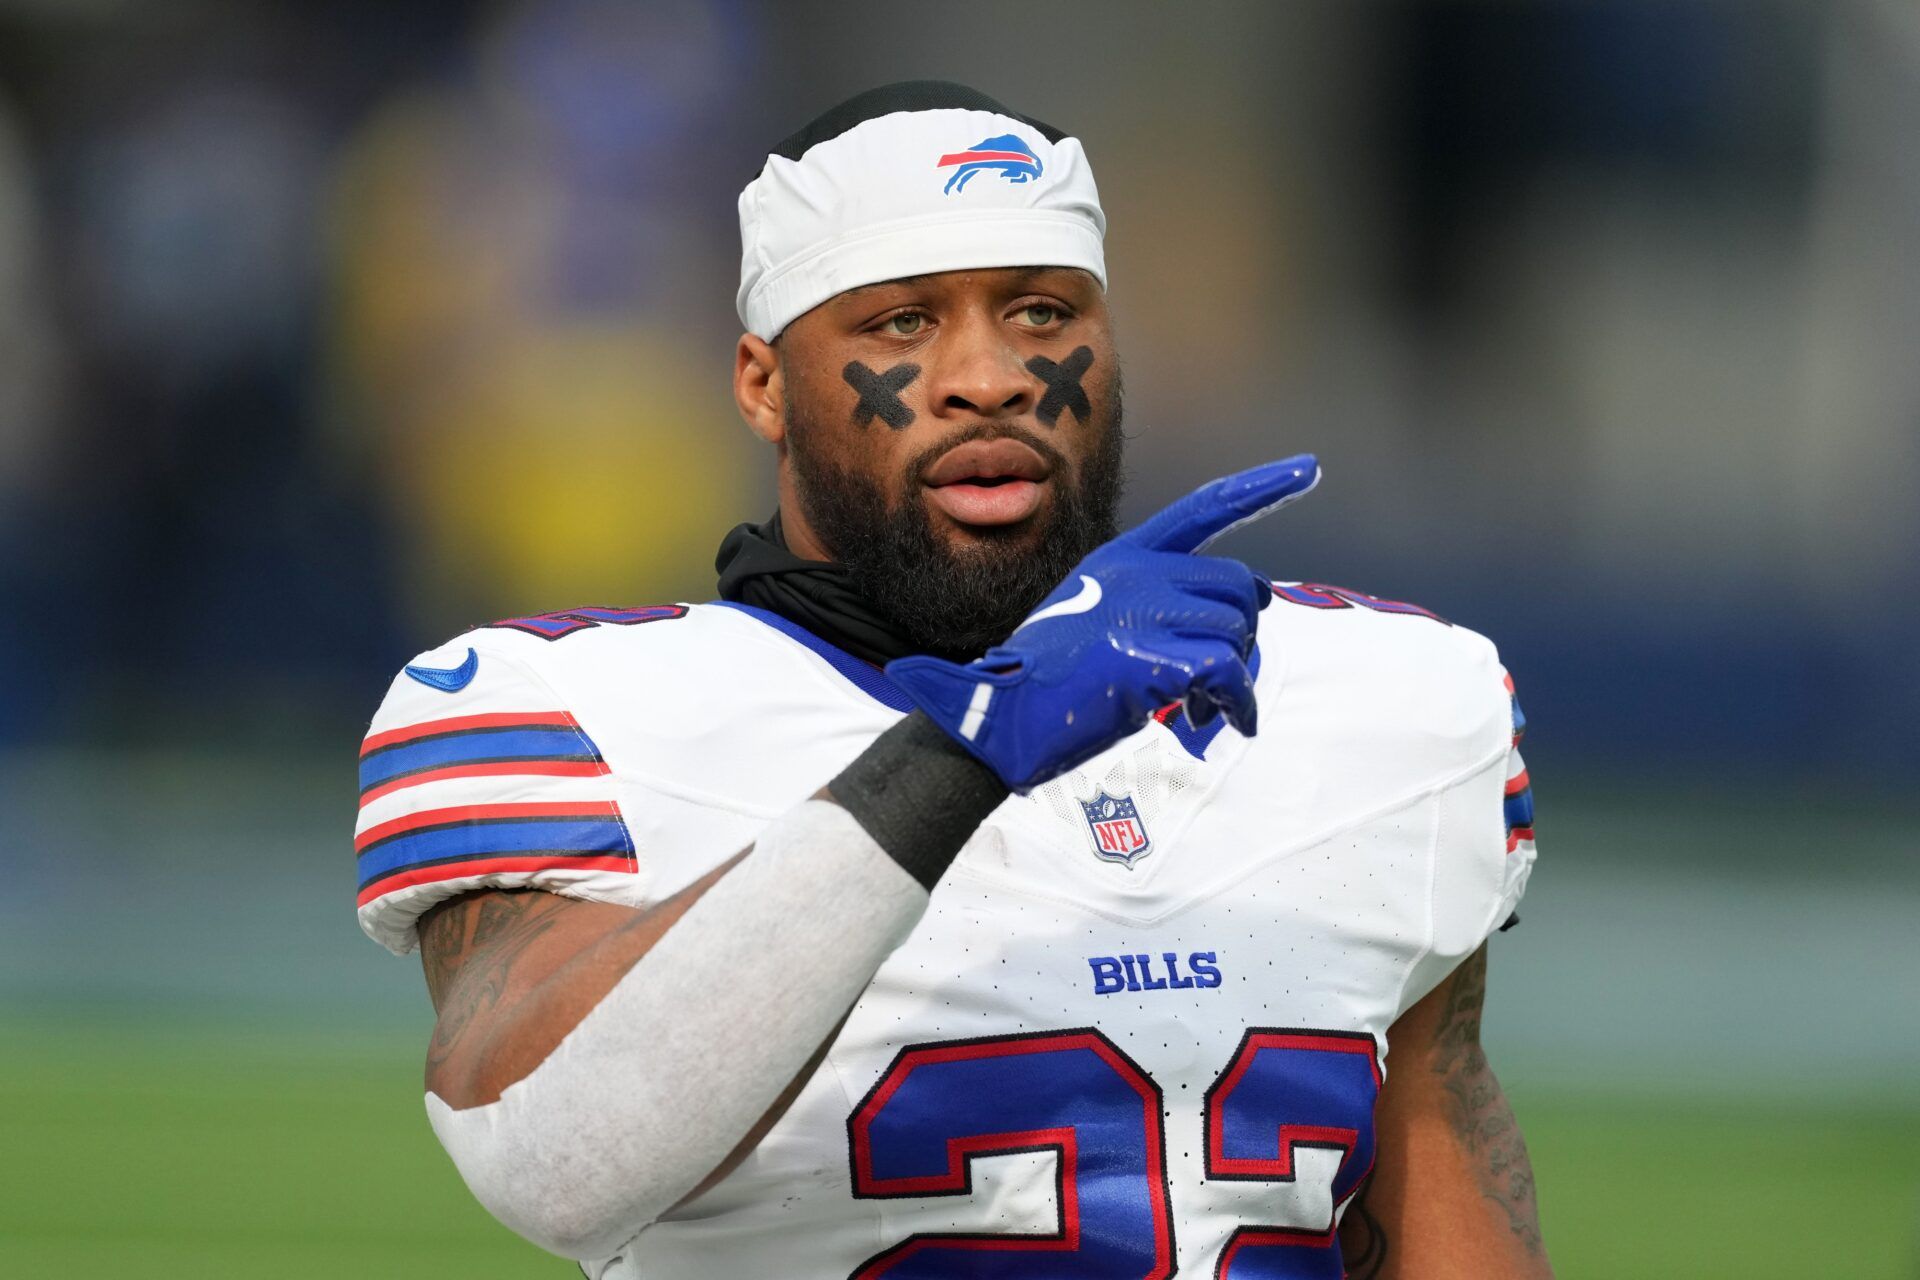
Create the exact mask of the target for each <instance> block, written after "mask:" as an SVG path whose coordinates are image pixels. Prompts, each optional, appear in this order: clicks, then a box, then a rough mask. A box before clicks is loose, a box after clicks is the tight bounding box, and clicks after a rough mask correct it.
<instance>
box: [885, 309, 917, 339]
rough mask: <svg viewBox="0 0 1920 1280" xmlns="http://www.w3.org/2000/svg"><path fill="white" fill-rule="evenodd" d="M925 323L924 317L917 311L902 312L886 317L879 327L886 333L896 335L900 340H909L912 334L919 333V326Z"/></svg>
mask: <svg viewBox="0 0 1920 1280" xmlns="http://www.w3.org/2000/svg"><path fill="white" fill-rule="evenodd" d="M925 322H926V317H925V316H923V315H921V314H920V313H919V312H918V311H902V312H901V313H900V314H899V315H897V316H888V317H887V318H886V319H885V320H883V321H881V322H880V327H881V328H882V329H884V330H885V331H886V332H888V333H891V334H896V335H898V336H900V337H902V338H911V337H912V336H913V335H914V334H916V333H919V332H920V329H921V326H922V325H923V324H924V323H925Z"/></svg>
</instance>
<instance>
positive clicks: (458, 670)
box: [407, 649, 480, 693]
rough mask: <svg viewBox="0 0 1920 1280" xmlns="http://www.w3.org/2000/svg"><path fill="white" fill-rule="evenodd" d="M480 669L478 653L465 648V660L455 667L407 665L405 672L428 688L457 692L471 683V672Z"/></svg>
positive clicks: (443, 691)
mask: <svg viewBox="0 0 1920 1280" xmlns="http://www.w3.org/2000/svg"><path fill="white" fill-rule="evenodd" d="M479 669H480V655H479V654H477V653H475V652H474V651H473V650H471V649H469V650H467V660H466V661H465V662H463V663H461V664H460V665H459V666H457V667H408V668H407V674H408V675H410V676H412V677H413V678H414V679H415V680H418V681H419V682H420V683H421V684H424V685H426V686H427V687H428V688H430V689H438V690H440V692H442V693H458V692H460V691H461V690H462V689H464V688H466V687H467V686H468V685H470V684H472V683H473V673H474V672H476V671H478V670H479Z"/></svg>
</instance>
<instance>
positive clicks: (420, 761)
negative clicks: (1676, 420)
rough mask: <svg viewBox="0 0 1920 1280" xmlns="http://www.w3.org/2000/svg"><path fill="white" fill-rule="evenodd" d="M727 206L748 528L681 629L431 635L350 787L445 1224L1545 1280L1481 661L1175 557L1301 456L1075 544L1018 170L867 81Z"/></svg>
mask: <svg viewBox="0 0 1920 1280" xmlns="http://www.w3.org/2000/svg"><path fill="white" fill-rule="evenodd" d="M739 208H740V225H741V234H742V239H743V242H744V243H743V253H742V262H741V282H740V290H739V294H738V306H739V311H740V316H741V320H742V323H743V325H744V327H745V329H746V333H745V334H744V335H743V336H742V337H741V339H740V342H739V346H738V351H737V355H736V360H735V373H734V393H735V398H736V400H737V402H738V404H739V408H740V412H741V414H742V415H743V416H744V417H745V419H746V421H747V424H748V425H749V426H750V427H751V428H752V429H753V430H754V431H755V432H756V433H757V434H758V435H759V436H761V437H762V438H763V439H764V440H766V441H767V442H768V444H770V445H771V446H772V447H773V452H774V455H775V457H776V458H777V466H778V482H779V509H778V513H777V514H776V515H775V516H774V518H773V519H772V520H771V521H769V522H768V523H766V524H764V525H754V524H748V525H742V526H741V527H739V528H737V529H735V530H734V531H733V532H732V533H731V534H730V535H729V536H728V537H727V539H726V541H725V543H724V544H723V546H722V548H721V553H720V565H719V567H720V595H721V597H722V599H721V600H720V601H718V602H715V603H708V604H691V605H684V604H683V605H666V606H653V607H647V608H631V609H616V608H582V609H574V610H570V611H566V612H561V613H553V614H544V615H538V616H532V617H525V618H516V619H511V620H508V621H506V622H502V623H497V624H494V625H492V626H489V627H482V628H480V629H478V630H476V631H473V632H470V633H468V634H466V635H463V636H461V637H459V638H458V639H455V640H453V641H452V642H450V643H448V644H447V645H444V646H442V647H441V648H438V649H435V650H432V651H429V652H428V653H426V654H423V655H421V656H420V657H419V658H417V659H416V660H415V661H414V662H413V663H412V664H410V665H409V666H408V667H407V668H406V669H405V670H404V671H403V672H402V673H401V674H400V675H398V676H397V677H396V678H395V680H394V682H393V685H392V688H391V690H390V691H389V693H388V695H387V698H386V701H385V703H384V704H383V705H382V707H381V708H380V711H379V713H378V715H377V716H376V718H375V720H374V723H373V726H372V729H371V731H370V734H369V736H368V738H367V740H366V744H365V747H364V749H363V751H362V754H361V765H360V784H361V791H360V821H359V825H358V835H357V840H356V849H357V852H358V859H359V871H360V895H359V903H360V907H359V911H360V920H361V923H362V925H363V926H364V927H365V929H366V931H367V932H368V933H369V934H370V935H371V936H372V937H374V938H375V939H376V940H378V941H380V942H381V943H384V944H385V945H387V946H388V947H390V948H392V949H393V950H394V951H396V952H406V951H410V950H412V949H414V948H416V947H418V948H419V949H420V951H421V953H422V958H423V960H424V964H425V968H426V979H427V985H428V989H429V991H430V992H431V994H432V998H433V1003H434V1007H435V1009H436V1010H437V1014H438V1021H437V1024H436V1026H435V1028H434V1033H433V1039H432V1045H431V1048H430V1051H429V1055H428V1061H427V1072H426V1083H427V1090H428V1092H427V1096H426V1105H427V1111H428V1115H429V1119H430V1121H431V1123H432V1126H433V1128H434V1131H435V1133H436V1134H437V1135H438V1137H439V1139H440V1141H441V1142H442V1143H443V1144H444V1146H445V1147H446V1149H447V1151H448V1152H449V1153H450V1154H451V1156H452V1158H453V1160H454V1162H455V1164H456V1165H457V1166H458V1168H459V1170H460V1172H461V1174H462V1175H463V1176H464V1177H465V1179H466V1181H467V1183H468V1185H469V1186H470V1187H471V1188H472V1190H473V1192H474V1194H475V1195H476V1196H477V1197H478V1198H479V1200H480V1201H481V1202H482V1203H483V1204H484V1205H485V1206H486V1207H487V1208H488V1209H489V1210H491V1211H492V1212H493V1213H494V1214H495V1215H496V1216H497V1217H499V1218H500V1220H501V1221H503V1222H505V1223H506V1224H507V1225H509V1226H510V1227H512V1228H513V1229H514V1230H516V1231H518V1232H519V1233H521V1234H522V1235H524V1236H526V1237H527V1238H528V1239H530V1240H532V1241H534V1242H536V1243H537V1244H540V1245H542V1246H544V1247H546V1248H547V1249H550V1250H553V1251H554V1252H556V1253H560V1254H563V1255H565V1256H567V1257H570V1258H575V1259H578V1260H579V1261H580V1262H581V1263H582V1266H583V1269H584V1271H585V1272H586V1273H587V1274H588V1275H589V1276H591V1277H595V1278H596V1280H598V1278H600V1277H642V1276H644V1277H649V1278H653V1280H658V1278H661V1277H695V1276H697V1277H723V1278H749V1277H772V1276H780V1277H821V1278H828V1277H833V1278H837V1277H860V1278H861V1280H877V1278H878V1277H895V1278H899V1280H931V1278H934V1277H958V1276H966V1277H980V1278H985V1277H1008V1278H1011V1277H1051V1278H1064V1277H1089V1278H1093V1277H1097V1278H1099V1280H1131V1278H1142V1280H1150V1278H1161V1277H1167V1276H1172V1275H1175V1274H1181V1275H1188V1276H1202V1275H1204V1276H1215V1277H1225V1278H1228V1280H1252V1278H1255V1277H1258V1278H1261V1280H1267V1278H1275V1277H1302V1278H1304V1277H1339V1276H1341V1275H1343V1274H1350V1275H1364V1276H1397V1277H1417V1278H1418V1280H1453V1278H1458V1280H1467V1278H1469V1277H1470V1278H1472V1280H1489V1278H1492V1277H1521V1276H1527V1277H1532V1276H1543V1275H1548V1274H1550V1273H1549V1269H1548V1265H1547V1261H1546V1258H1545V1256H1544V1254H1543V1252H1542V1248H1541V1244H1540V1237H1539V1229H1538V1226H1537V1222H1536V1215H1535V1209H1534V1195H1533V1185H1532V1178H1531V1174H1530V1171H1529V1168H1528V1163H1527V1155H1526V1148H1525V1145H1524V1143H1523V1142H1522V1140H1521V1137H1520V1133H1519V1130H1518V1129H1517V1128H1516V1127H1515V1124H1514V1121H1513V1116H1512V1113H1511V1111H1510V1109H1509V1108H1508V1106H1507V1103H1506V1101H1505V1100H1504V1098H1503V1096H1502V1094H1501V1090H1500V1086H1499V1084H1498V1082H1497V1081H1496V1080H1495V1078H1494V1076H1493V1073H1492V1071H1491V1070H1490V1069H1489V1067H1488V1065H1487V1061H1486V1058H1485V1055H1484V1054H1483V1053H1482V1052H1481V1048H1480V1040H1479V1026H1480V1010H1481V1001H1482V996H1483V993H1484V989H1485V973H1486V955H1485V943H1486V939H1487V938H1488V936H1489V935H1490V934H1491V933H1492V932H1493V931H1495V930H1497V929H1498V928H1499V927H1500V926H1501V925H1502V924H1503V922H1506V921H1508V920H1509V919H1510V918H1511V917H1512V915H1513V911H1514V907H1515V904H1516V903H1517V902H1518V900H1519V898H1520V895H1521V892H1522V890H1523V888H1524V886H1525V883H1526V879H1527V873H1528V870H1529V867H1530V866H1531V863H1532V860H1533V845H1532V826H1531V800H1530V798H1529V792H1528V784H1527V775H1526V772H1525V770H1524V768H1523V767H1522V766H1521V764H1520V760H1519V756H1518V754H1517V752H1516V746H1517V743H1518V739H1519V731H1520V719H1519V715H1518V711H1517V709H1516V707H1515V704H1514V701H1513V698H1512V686H1511V683H1510V682H1509V681H1508V680H1507V678H1506V675H1505V673H1504V672H1503V671H1502V669H1501V667H1500V664H1499V662H1498V660H1497V658H1496V656H1495V653H1494V649H1493V647H1492V645H1490V644H1489V643H1488V642H1487V641H1486V640H1484V639H1482V638H1481V637H1479V636H1477V635H1475V634H1473V633H1472V632H1470V631H1467V630H1465V629H1463V628H1460V627H1455V626H1452V625H1450V624H1448V623H1447V622H1445V621H1443V620H1441V619H1439V618H1437V617H1435V616H1434V615H1432V614H1430V613H1428V612H1426V611H1425V610H1422V609H1419V608H1416V607H1414V606H1411V605H1406V604H1400V603H1396V602H1393V601H1387V600H1381V599H1378V598H1375V597H1373V596H1369V595H1366V594H1363V593H1361V592H1357V591H1351V590H1345V589H1341V588H1336V587H1330V586H1323V585H1316V584H1308V583H1299V582H1284V581H1280V582H1274V581H1269V580H1268V579H1266V578H1265V577H1263V576H1261V575H1259V574H1257V573H1254V572H1253V571H1251V570H1250V569H1248V568H1247V567H1246V566H1244V565H1242V564H1240V563H1238V562H1236V561H1233V560H1229V559H1223V558H1218V557H1213V556H1208V555H1205V554H1203V548H1204V547H1205V546H1206V545H1207V544H1208V543H1209V542H1210V541H1211V540H1212V539H1214V538H1215V537H1217V536H1218V535H1220V534H1221V533H1223V532H1225V531H1226V530H1228V529H1229V528H1232V527H1234V526H1235V525H1238V524H1241V523H1244V522H1246V521H1248V520H1252V519H1255V518H1258V517H1261V516H1264V515H1265V514H1267V513H1268V512H1271V511H1272V510H1274V509H1275V508H1277V507H1279V506H1281V505H1283V504H1284V503H1286V502H1288V501H1290V500H1292V499H1294V498H1297V497H1299V496H1300V495H1302V494H1304V493H1305V492H1306V491H1307V489H1309V488H1310V487H1311V486H1312V485H1313V484H1314V482H1315V481H1316V480H1317V479H1318V475H1319V470H1318V466H1317V464H1316V463H1315V461H1314V460H1313V459H1312V458H1311V457H1307V456H1301V457H1297V458H1291V459H1288V460H1286V461H1283V462H1278V463H1269V464H1266V465H1264V466H1259V467H1255V468H1253V469H1252V470H1249V471H1246V472H1243V473H1241V474H1238V475H1234V476H1229V477H1227V478H1225V479H1222V480H1217V481H1214V482H1212V483H1210V484H1207V485H1205V486H1202V487H1201V488H1200V489H1198V490H1197V491H1195V492H1194V493H1193V494H1192V495H1190V496H1189V497H1187V498H1185V499H1183V500H1181V501H1180V502H1177V503H1175V504H1174V505H1173V506H1171V507H1169V508H1167V509H1166V510H1164V511H1161V512H1160V513H1159V514H1157V515H1155V516H1153V517H1152V518H1150V519H1149V520H1147V521H1146V522H1145V523H1144V524H1142V525H1140V526H1139V527H1137V528H1135V529H1132V530H1130V531H1127V532H1125V533H1116V531H1115V528H1114V524H1113V512H1114V507H1115V502H1116V497H1117V493H1118V490H1119V487H1120V480H1119V477H1120V449H1121V433H1120V418H1121V407H1120V365H1119V355H1118V352H1117V350H1116V346H1115V340H1114V335H1113V329H1112V325H1111V323H1110V320H1109V316H1108V311H1107V301H1106V295H1105V288H1106V271H1105V265H1104V261H1103V257H1102V236H1103V233H1104V229H1105V217H1104V215H1103V213H1102V212H1101V208H1100V204H1099V199H1098V195H1097V193H1096V190H1095V187H1094V183H1093V177H1092V174H1091V173H1090V171H1089V169H1088V165H1087V159H1086V156H1085V154H1084V152H1083V150H1082V148H1081V146H1080V144H1079V143H1078V142H1077V141H1076V140H1075V139H1073V138H1072V137H1070V136H1067V135H1065V134H1063V133H1062V132H1060V131H1059V130H1057V129H1054V128H1051V127H1050V126H1048V125H1045V124H1042V123H1040V122H1038V121H1036V120H1032V119H1029V118H1026V117H1024V116H1020V115H1017V114H1015V113H1014V112H1012V111H1009V110H1008V109H1007V108H1005V107H1003V106H1001V105H1000V104H999V103H997V102H995V101H993V100H991V99H989V98H987V97H985V96H984V95H982V94H980V93H978V92H975V91H973V90H970V89H966V88H964V87H961V86H958V85H952V84H944V83H935V82H916V83H911V84H901V85H894V86H889V87H887V88H883V89H878V90H874V91H872V92H869V93H865V94H862V95H860V96H859V97H856V98H854V99H853V100H851V101H849V102H847V103H845V104H843V105H841V106H839V107H836V108H835V109H833V110H831V111H829V112H827V113H826V114H825V115H823V116H821V117H820V118H819V119H817V120H815V121H814V122H812V123H811V124H809V125H808V126H806V127H805V128H804V129H802V130H801V131H800V132H799V133H797V134H795V135H794V136H793V137H791V138H789V139H787V140H786V141H784V142H782V143H781V144H780V145H778V146H777V147H775V148H774V149H773V152H772V154H770V155H769V156H768V158H767V161H766V164H765V167H764V168H763V169H762V170H761V172H760V173H759V175H758V176H757V177H756V178H755V179H754V180H753V182H751V183H750V184H749V185H748V186H747V188H746V190H745V191H744V192H743V193H742V195H741V197H740V206H739ZM664 482H666V483H670V482H671V480H670V478H669V479H667V480H665V481H664ZM635 500H636V501H642V500H644V497H643V495H640V494H638V493H636V497H635Z"/></svg>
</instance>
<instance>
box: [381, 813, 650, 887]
mask: <svg viewBox="0 0 1920 1280" xmlns="http://www.w3.org/2000/svg"><path fill="white" fill-rule="evenodd" d="M632 851H633V842H632V841H631V840H630V839H629V838H628V835H627V826H626V823H624V822H622V821H621V820H620V819H618V818H591V817H580V818H551V819H537V820H534V821H512V820H508V821H500V820H498V819H483V820H481V821H477V822H464V823H460V824H459V825H457V826H447V827H438V828H428V829H426V830H422V831H415V832H412V833H410V834H407V835H403V836H397V837H395V838H394V839H392V840H387V841H383V842H382V843H380V844H378V845H375V846H374V847H373V848H371V849H368V850H367V851H366V852H365V853H363V854H361V855H360V887H361V888H363V889H364V888H366V887H367V886H368V885H369V884H371V883H373V882H374V881H375V880H378V879H381V878H382V877H384V876H389V875H392V874H393V873H394V872H396V871H404V870H406V869H407V868H409V867H417V866H420V865H422V864H425V863H431V862H453V861H459V860H462V859H466V858H486V857H493V856H497V855H504V854H527V853H565V854H581V855H591V854H602V855H605V854H627V853H631V852H632Z"/></svg>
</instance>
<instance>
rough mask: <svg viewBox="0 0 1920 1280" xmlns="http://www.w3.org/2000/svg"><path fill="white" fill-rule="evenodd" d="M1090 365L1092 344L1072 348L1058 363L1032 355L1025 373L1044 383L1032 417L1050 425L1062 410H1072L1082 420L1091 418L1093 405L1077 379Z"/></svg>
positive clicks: (1084, 375)
mask: <svg viewBox="0 0 1920 1280" xmlns="http://www.w3.org/2000/svg"><path fill="white" fill-rule="evenodd" d="M1091 368H1093V348H1092V347H1075V348H1074V349H1073V350H1072V351H1070V352H1068V353H1067V358H1066V359H1065V360H1062V361H1060V362H1059V363H1058V364H1055V363H1054V362H1053V361H1051V360H1049V359H1047V358H1046V357H1045V356H1035V357H1034V358H1033V359H1031V360H1029V361H1027V372H1028V373H1031V374H1032V375H1033V376H1034V377H1036V378H1038V379H1040V381H1042V382H1044V383H1046V384H1047V391H1046V394H1045V395H1043V396H1041V397H1040V403H1039V404H1038V405H1037V406H1036V407H1035V408H1034V411H1033V416H1034V417H1036V418H1038V419H1040V421H1042V422H1044V423H1045V424H1046V425H1048V426H1050V427H1051V426H1053V425H1054V424H1055V423H1057V422H1059V421H1060V413H1061V410H1063V409H1066V410H1072V412H1073V416H1074V417H1076V418H1078V419H1080V421H1082V422H1085V421H1087V420H1088V419H1089V418H1091V417H1093V405H1092V404H1091V403H1090V402H1089V401H1088V400H1087V389H1086V388H1085V387H1083V386H1081V385H1080V380H1081V379H1082V378H1084V377H1086V376H1087V370H1089V369H1091Z"/></svg>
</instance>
